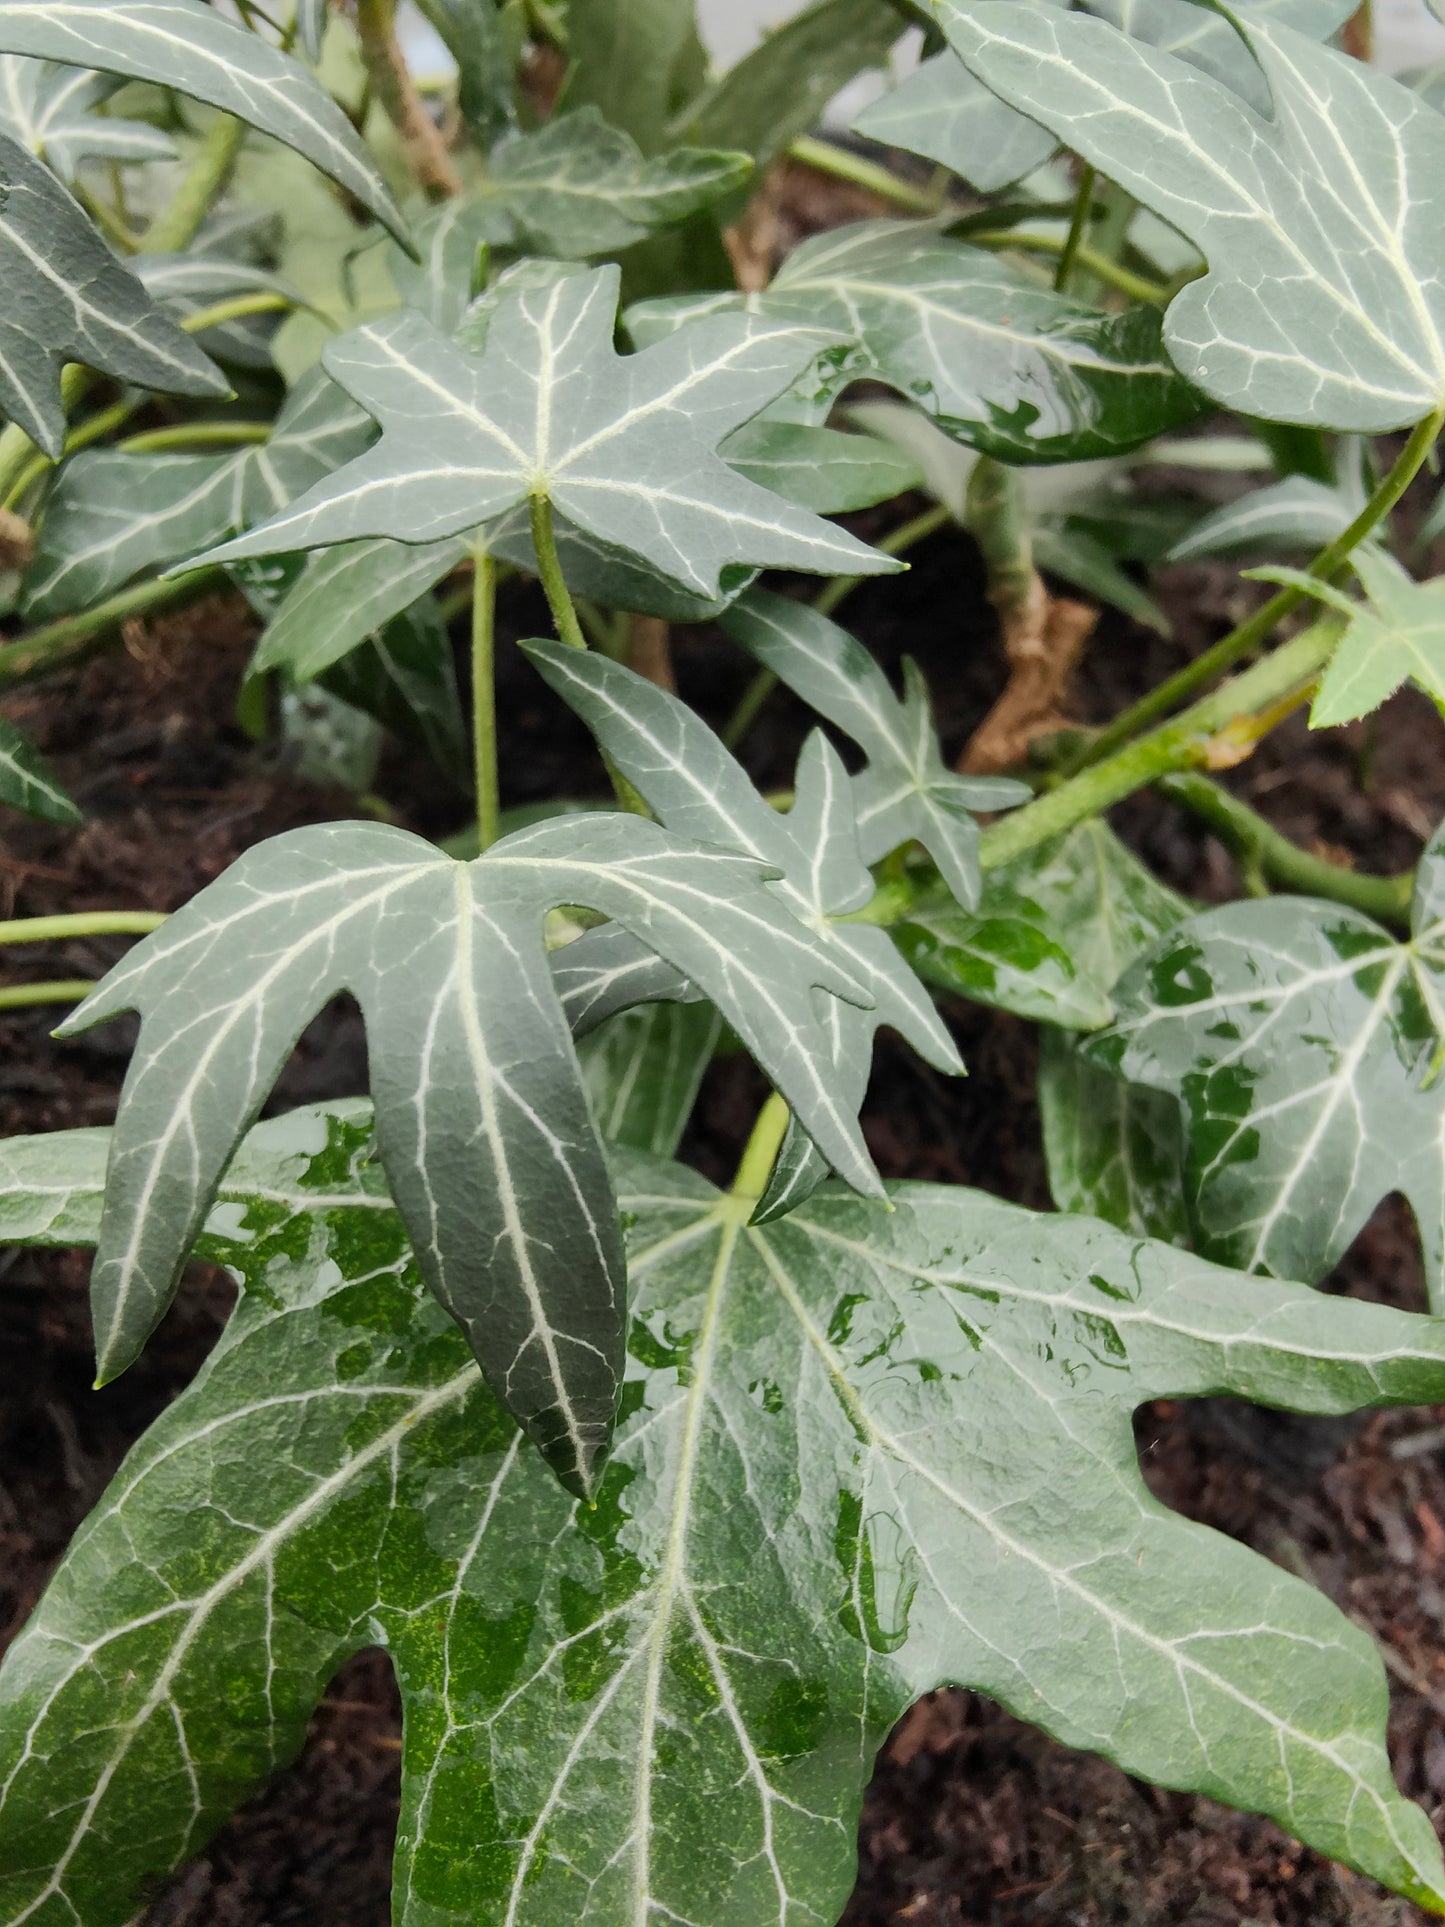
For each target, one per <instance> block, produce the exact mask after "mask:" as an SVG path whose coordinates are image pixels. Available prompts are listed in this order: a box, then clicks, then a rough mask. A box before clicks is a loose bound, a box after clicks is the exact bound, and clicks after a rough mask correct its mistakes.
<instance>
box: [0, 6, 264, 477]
mask: <svg viewBox="0 0 1445 1927" xmlns="http://www.w3.org/2000/svg"><path fill="white" fill-rule="evenodd" d="M3 20H4V14H3V9H0V28H3ZM0 43H3V32H0ZM0 286H3V287H4V289H5V302H4V309H3V312H0V415H4V416H7V417H8V418H9V419H10V420H11V421H13V422H15V423H17V424H18V425H19V426H20V427H21V428H23V429H24V430H25V432H26V434H27V435H29V437H30V438H31V440H32V441H34V442H36V443H38V444H39V446H40V447H41V448H43V449H44V450H45V452H46V454H47V455H50V456H52V457H55V458H57V459H58V458H59V455H60V452H61V447H62V444H63V443H64V440H65V410H64V408H63V407H62V405H61V400H60V370H61V368H62V366H63V365H64V364H65V363H66V362H67V361H78V362H84V363H85V364H86V365H87V366H89V367H92V368H97V369H99V370H100V371H101V372H102V373H104V374H107V375H114V376H115V377H116V378H117V379H118V380H120V381H128V382H134V383H135V384H136V385H137V386H138V387H141V388H158V389H162V390H164V391H165V392H166V393H168V394H175V395H224V394H227V393H228V392H229V389H230V384H229V383H228V382H227V380H226V378H225V376H224V375H223V374H222V373H221V371H220V369H219V368H217V367H216V365H215V364H214V362H212V361H211V360H209V359H208V357H207V356H206V355H205V354H203V353H202V351H201V350H200V349H199V348H198V347H197V346H196V344H195V342H193V341H192V340H191V338H190V336H189V335H186V334H183V333H182V331H181V330H180V329H179V328H178V327H177V326H176V324H175V322H174V321H173V320H172V319H171V317H170V316H169V315H168V314H166V313H165V311H164V310H163V309H162V308H159V307H157V306H156V304H155V303H154V302H153V301H152V300H151V298H150V296H149V295H148V294H147V293H146V291H145V289H144V288H143V287H142V286H141V284H140V282H139V281H138V280H137V279H136V278H135V276H134V275H133V274H131V273H129V272H128V270H127V269H125V268H123V267H122V266H121V264H120V262H119V261H117V260H116V258H115V256H114V255H113V254H112V253H111V251H110V249H109V248H108V247H107V246H106V244H105V242H104V241H102V240H101V238H100V236H99V235H98V234H97V233H96V231H95V229H94V228H93V227H92V226H91V224H90V220H89V218H88V217H87V215H86V214H85V213H84V212H83V211H82V209H81V208H80V206H79V205H78V204H77V203H76V202H75V201H74V200H72V199H71V197H70V195H69V194H68V193H67V192H66V190H65V188H64V187H62V186H61V184H60V182H59V181H58V180H57V179H56V178H55V176H54V175H53V174H52V173H51V171H50V169H49V168H48V167H46V165H45V164H44V162H43V161H38V160H36V159H35V157H34V156H33V155H32V154H28V153H27V152H26V151H25V149H24V148H23V147H21V146H19V145H18V144H17V143H16V142H15V141H13V140H11V139H10V137H9V135H8V134H4V133H0Z"/></svg>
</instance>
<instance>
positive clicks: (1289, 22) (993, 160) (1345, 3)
mask: <svg viewBox="0 0 1445 1927" xmlns="http://www.w3.org/2000/svg"><path fill="white" fill-rule="evenodd" d="M1035 4H1039V5H1042V4H1046V0H1035ZM1082 10H1083V11H1084V12H1086V13H1092V14H1096V15H1097V16H1098V17H1099V18H1100V19H1102V20H1108V21H1110V22H1112V24H1113V25H1114V26H1116V27H1119V28H1120V29H1121V30H1122V31H1123V32H1125V33H1128V34H1131V35H1132V36H1133V37H1134V38H1135V39H1136V40H1141V41H1143V42H1144V44H1145V45H1146V46H1150V47H1157V48H1159V49H1160V51H1161V52H1164V53H1170V54H1175V55H1177V56H1178V58H1179V59H1180V60H1182V61H1185V62H1186V63H1187V64H1188V65H1189V66H1191V67H1197V68H1198V69H1199V70H1200V71H1201V72H1203V73H1206V74H1212V75H1214V76H1215V77H1216V78H1217V79H1218V80H1220V81H1221V82H1222V83H1223V84H1224V85H1225V86H1226V87H1228V88H1229V89H1230V91H1231V92H1233V93H1236V94H1238V95H1239V96H1240V98H1241V99H1243V100H1246V101H1248V102H1249V104H1250V105H1251V106H1252V107H1254V108H1256V109H1257V110H1258V111H1259V112H1260V113H1264V114H1267V113H1268V112H1269V93H1268V90H1267V88H1266V87H1265V85H1264V83H1263V80H1262V78H1261V76H1260V71H1259V68H1258V66H1257V65H1256V63H1255V62H1254V60H1253V59H1251V57H1250V54H1249V50H1248V49H1247V48H1246V47H1245V46H1243V45H1242V44H1241V42H1240V39H1239V36H1238V35H1237V34H1236V33H1235V32H1234V31H1233V29H1232V27H1231V26H1230V25H1229V22H1228V21H1227V20H1226V19H1225V18H1223V17H1222V16H1221V15H1220V14H1218V13H1216V12H1214V11H1213V10H1212V9H1210V8H1208V7H1202V6H1199V5H1197V4H1196V3H1195V0H1083V8H1082ZM1239 11H1240V14H1241V16H1242V17H1243V18H1244V19H1246V20H1251V21H1253V20H1266V21H1274V22H1277V23H1279V24H1280V25H1283V26H1286V27H1293V28H1294V29H1295V31H1296V32H1298V33H1303V34H1308V35H1309V36H1310V37H1311V38H1312V39H1315V40H1327V39H1328V38H1329V37H1330V35H1331V34H1333V33H1334V32H1335V31H1336V29H1337V28H1339V27H1340V26H1342V25H1343V23H1344V22H1345V20H1347V19H1348V18H1349V14H1350V5H1349V0H1240V4H1239ZM854 126H855V127H856V128H857V130H858V132H859V133H860V134H866V135H867V136H868V137H869V139H870V140H877V141H882V142H884V143H885V144H886V145H888V146H893V147H905V148H907V149H908V150H909V151H910V152H911V153H914V154H922V155H924V156H926V157H927V158H928V159H929V160H934V161H938V162H939V163H940V164H941V165H942V166H944V167H947V168H949V169H951V170H952V171H953V172H954V173H956V174H961V175H962V176H963V178H964V179H965V180H967V181H971V182H972V183H973V185H974V186H975V187H977V188H979V189H981V190H982V191H983V192H984V193H992V192H994V191H995V190H996V189H998V188H1002V187H1007V186H1008V185H1009V184H1010V183H1011V182H1013V181H1018V180H1022V179H1023V177H1024V175H1025V174H1031V173H1032V172H1033V171H1034V169H1035V168H1037V167H1041V166H1042V165H1043V163H1044V162H1045V161H1046V160H1047V159H1048V158H1049V156H1050V154H1052V153H1053V151H1054V147H1055V145H1056V144H1057V143H1056V139H1055V136H1054V134H1052V133H1050V132H1049V131H1048V130H1047V129H1046V128H1045V127H1042V126H1040V124H1039V123H1038V122H1037V121H1033V120H1030V119H1028V117H1027V116H1026V115H1024V114H1021V113H1019V112H1017V111H1016V110H1015V109H1014V108H1012V107H1010V106H1008V105H1007V103H1006V102H1004V101H1002V100H1000V99H999V97H998V95H997V94H994V93H992V92H991V91H990V90H989V88H987V87H986V86H984V85H983V83H982V82H981V81H979V80H977V79H975V77H974V76H973V75H972V74H971V73H970V72H969V70H968V68H967V67H965V66H964V64H963V62H962V61H961V60H960V59H959V58H958V56H957V54H955V53H952V52H947V53H942V54H938V55H937V56H936V57H935V58H934V59H932V60H928V61H925V62H924V64H923V65H922V66H921V67H920V68H919V69H918V71H917V72H916V73H913V74H910V75H909V76H908V77H907V79H906V80H904V81H903V82H902V83H901V84H900V85H899V86H898V87H896V88H894V89H893V90H892V91H891V92H890V93H887V94H885V95H884V96H883V97H882V98H881V99H880V100H878V101H875V102H874V103H873V105H872V106H870V107H869V108H868V109H867V110H866V111H865V112H864V113H863V114H862V115H860V117H859V118H858V119H857V120H856V121H855V122H854Z"/></svg>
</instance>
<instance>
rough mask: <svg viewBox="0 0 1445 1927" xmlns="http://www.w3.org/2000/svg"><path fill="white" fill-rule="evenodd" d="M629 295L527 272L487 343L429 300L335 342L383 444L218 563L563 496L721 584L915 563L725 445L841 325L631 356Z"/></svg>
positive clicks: (656, 562)
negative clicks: (621, 338)
mask: <svg viewBox="0 0 1445 1927" xmlns="http://www.w3.org/2000/svg"><path fill="white" fill-rule="evenodd" d="M617 290H618V271H617V269H616V268H599V269H596V270H595V271H593V272H591V273H574V274H569V275H566V276H564V277H563V278H560V279H555V280H552V281H551V282H550V283H548V284H546V285H543V286H541V287H535V288H530V287H527V286H526V285H525V283H523V284H519V285H516V286H514V287H512V288H510V289H509V290H507V291H506V292H505V293H504V294H503V295H502V296H501V298H500V299H498V301H497V303H496V305H495V309H494V311H493V312H492V313H491V314H490V316H489V319H488V322H487V332H486V340H485V347H484V350H483V352H482V353H481V354H478V355H473V354H469V353H467V352H466V351H465V350H464V349H462V348H460V347H458V346H455V345H454V344H453V343H452V342H450V341H448V340H447V339H446V338H445V336H443V335H442V334H440V333H439V332H438V331H437V330H436V329H435V328H434V327H433V326H432V325H431V324H430V323H429V322H427V321H425V320H424V319H423V318H422V316H421V315H419V314H417V313H415V312H413V311H405V312H403V313H401V314H397V315H391V316H388V317H387V318H386V319H385V320H383V321H380V322H376V323H374V324H372V325H370V326H368V327H365V328H360V329H358V330H357V331H356V332H355V333H354V334H351V335H348V336H346V337H344V338H343V339H342V340H341V341H339V342H335V343H333V344H332V345H331V346H330V347H329V348H328V349H327V351H326V353H325V355H324V357H323V363H324V366H325V368H326V369H327V372H328V373H329V374H330V375H331V376H332V378H333V379H334V380H336V381H337V382H339V383H340V385H341V386H342V387H343V388H344V389H345V390H346V392H347V393H348V394H350V395H352V396H354V398H355V399H356V400H357V401H358V402H359V403H360V404H361V405H362V406H363V407H364V408H366V409H367V411H368V412H369V413H371V414H372V415H374V416H375V418H376V419H377V421H378V422H380V424H381V428H382V436H381V440H380V441H379V443H378V444H377V446H376V447H375V448H374V449H372V450H371V452H370V453H369V454H366V455H364V456H361V457H360V458H359V459H357V460H355V461H352V462H350V463H348V464H347V466H346V467H345V468H343V469H342V470H341V471H340V472H339V473H338V474H336V475H335V476H333V477H332V478H331V479H330V480H329V481H325V482H322V483H320V484H318V485H317V486H316V487H314V488H312V489H311V490H309V491H308V492H307V494H305V495H304V496H302V498H301V499H300V500H299V501H298V502H295V503H293V504H292V506H291V507H290V509H289V510H288V511H287V512H286V513H285V514H282V515H279V516H277V517H276V518H275V519H274V520H273V521H272V522H270V523H268V524H267V525H266V526H265V527H264V528H262V529H259V530H257V531H256V532H255V533H254V534H251V535H248V536H244V537H242V538H241V539H240V540H238V541H235V542H231V543H227V544H225V545H224V546H223V547H222V548H220V549H218V550H216V551H214V552H213V554H212V555H211V557H210V558H209V559H210V560H225V561H229V560H233V559H235V558H237V557H240V556H248V555H273V554H277V553H280V552H283V551H286V550H291V549H301V548H317V547H322V546H325V545H327V544H330V543H333V542H350V541H355V540H357V539H358V538H361V537H366V536H379V535H386V536H391V537H395V538H399V539H400V540H402V541H407V542H417V543H421V542H437V541H441V540H442V539H443V538H445V537H446V536H449V535H457V534H460V533H461V532H462V531H463V530H465V529H472V528H475V527H476V526H477V525H478V523H484V522H488V521H491V520H492V519H494V518H496V517H500V516H503V515H505V514H506V513H507V512H508V511H509V510H511V509H514V508H517V507H519V506H521V505H523V504H524V503H525V502H526V501H527V499H528V498H529V497H535V496H540V495H545V496H546V497H547V498H549V499H550V500H551V501H552V502H553V503H554V504H555V506H556V508H557V509H558V510H559V511H560V512H561V513H562V514H563V515H565V516H566V517H568V519H569V520H570V521H572V522H573V523H575V524H576V525H577V526H578V527H579V528H581V529H583V530H584V531H588V532H590V533H591V534H592V535H594V536H596V537H599V538H600V539H601V540H602V541H604V542H607V543H610V544H612V545H614V546H615V547H617V548H619V549H622V550H625V551H627V552H628V553H630V554H632V555H634V556H639V557H641V558H642V560H643V561H644V562H646V563H647V564H648V565H649V566H650V567H652V568H654V569H657V570H660V571H661V572H662V573H663V574H664V575H667V576H669V577H671V578H673V579H674V580H675V581H677V582H679V583H681V584H682V585H683V586H684V587H685V588H687V589H688V590H690V591H691V592H693V593H696V594H701V595H705V596H713V595H716V594H717V593H718V591H719V588H720V586H721V584H722V582H723V579H724V577H725V576H726V575H727V574H728V572H729V571H733V570H736V569H738V568H746V567H748V566H765V565H774V566H777V567H782V568H794V569H804V570H811V571H813V572H815V573H820V574H826V573H831V572H833V571H837V570H845V569H846V570H852V571H856V572H859V573H863V574H879V573H883V572H886V571H889V570H892V569H894V568H895V567H897V566H898V565H897V564H895V563H894V562H893V561H892V560H891V559H890V558H889V557H886V556H882V555H879V554H878V553H877V552H876V551H875V550H872V549H869V548H866V547H865V546H864V545H863V544H862V543H861V542H858V541H855V540H854V538H853V537H852V536H850V535H846V534H845V533H844V532H843V531H842V530H841V529H836V528H833V527H831V526H830V525H829V524H827V523H826V522H822V521H820V520H819V519H818V518H817V517H815V516H812V515H809V514H807V513H806V512H805V511H803V510H801V509H794V508H792V507H790V506H789V505H788V504H787V503H785V502H782V501H781V500H780V499H779V498H778V497H776V496H773V495H770V494H768V493H767V492H766V491H765V490H762V489H759V488H757V487H756V486H755V485H754V484H753V483H751V482H747V481H745V480H744V479H743V478H742V477H741V476H740V475H736V474H734V472H733V471H732V470H731V469H729V468H728V467H727V466H726V465H725V464H724V463H723V462H722V461H721V460H720V459H719V458H718V456H717V454H716V453H715V451H716V448H717V445H718V443H719V442H720V441H721V440H722V439H723V438H724V437H725V436H726V435H728V434H729V433H730V432H731V431H732V430H733V429H734V428H737V427H739V426H740V425H741V424H742V423H743V422H745V421H749V420H751V419H752V417H753V416H754V415H756V414H758V413H759V411H760V410H761V409H762V408H764V407H765V406H766V405H767V403H768V402H769V401H771V400H772V399H773V398H774V397H775V396H776V395H777V394H778V393H779V392H780V391H781V390H783V389H784V388H786V387H787V386H788V385H789V383H790V382H791V381H793V380H794V379H795V378H796V377H797V376H798V375H799V374H800V373H801V372H802V370H803V369H804V368H805V367H806V366H807V365H808V364H809V363H810V362H811V361H812V360H813V359H814V358H815V356H816V354H817V353H818V350H819V348H820V346H821V345H822V344H823V343H824V342H826V339H827V335H826V332H825V331H824V330H821V329H816V328H815V329H813V330H808V329H805V328H800V327H797V326H795V325H791V324H788V323H783V322H770V321H766V320H762V319H760V318H758V317H756V316H750V315H728V316H718V317H716V318H715V319H713V320H711V321H708V322H704V323H701V324H699V325H698V326H697V327H695V328H689V329H687V330H685V331H683V332H681V333H679V334H676V335H674V336H672V337H670V338H669V339H668V340H667V341H664V342H660V343H658V344H657V345H656V346H654V347H652V348H649V349H646V350H644V351H643V352H642V353H640V354H635V355H629V356H625V357H624V356H619V355H618V354H617V352H616V350H615V349H614V347H613V345H612V336H613V329H614V325H615V320H616V312H617ZM624 606H626V605H624Z"/></svg>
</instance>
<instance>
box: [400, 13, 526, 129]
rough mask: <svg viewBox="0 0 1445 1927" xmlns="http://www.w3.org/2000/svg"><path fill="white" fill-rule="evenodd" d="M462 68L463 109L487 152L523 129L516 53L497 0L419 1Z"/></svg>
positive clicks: (460, 92)
mask: <svg viewBox="0 0 1445 1927" xmlns="http://www.w3.org/2000/svg"><path fill="white" fill-rule="evenodd" d="M418 6H419V8H420V11H421V12H422V13H423V14H424V15H425V17H426V19H427V20H428V21H430V23H431V25H432V26H433V27H434V28H435V29H436V31H437V33H438V34H439V35H440V36H441V39H442V40H443V42H444V43H445V45H446V48H447V51H448V52H449V53H450V54H451V56H452V58H453V59H454V60H455V61H456V63H457V104H458V106H459V107H460V108H461V110H462V113H463V115H464V116H465V118H466V120H467V122H468V124H469V125H470V127H471V129H472V131H473V133H475V134H476V135H477V137H478V139H479V140H480V141H481V142H482V144H483V145H484V146H486V147H490V146H491V145H492V143H493V142H494V141H497V140H500V139H501V138H502V136H503V135H504V134H506V133H507V131H508V130H509V129H510V128H512V127H515V126H516V124H517V102H516V93H515V87H514V84H513V73H512V53H511V49H510V47H509V45H508V40H507V35H506V33H505V31H504V29H503V27H502V23H501V20H500V18H499V15H498V12H497V9H496V7H495V6H494V5H492V4H491V0H418Z"/></svg>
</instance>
